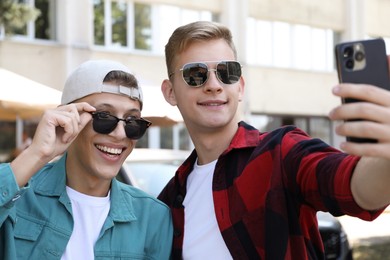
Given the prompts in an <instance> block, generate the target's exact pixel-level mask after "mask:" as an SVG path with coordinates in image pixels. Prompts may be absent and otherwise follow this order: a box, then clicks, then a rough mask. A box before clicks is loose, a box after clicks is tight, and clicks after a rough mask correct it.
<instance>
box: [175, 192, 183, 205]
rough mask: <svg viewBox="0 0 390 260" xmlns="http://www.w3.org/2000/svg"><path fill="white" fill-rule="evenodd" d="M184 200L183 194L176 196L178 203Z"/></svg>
mask: <svg viewBox="0 0 390 260" xmlns="http://www.w3.org/2000/svg"><path fill="white" fill-rule="evenodd" d="M183 200H184V197H183V195H181V194H179V195H177V196H176V202H177V203H180V204H181V203H183Z"/></svg>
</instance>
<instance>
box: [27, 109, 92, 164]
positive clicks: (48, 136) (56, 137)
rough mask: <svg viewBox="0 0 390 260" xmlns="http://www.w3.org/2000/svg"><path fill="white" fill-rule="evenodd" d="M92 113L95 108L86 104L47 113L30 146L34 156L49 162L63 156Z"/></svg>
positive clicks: (43, 116)
mask: <svg viewBox="0 0 390 260" xmlns="http://www.w3.org/2000/svg"><path fill="white" fill-rule="evenodd" d="M92 111H95V108H94V107H93V106H91V105H89V104H88V103H85V102H80V103H73V104H69V105H64V106H59V107H57V108H55V109H50V110H47V111H45V113H44V114H43V115H42V118H41V120H40V122H39V124H38V126H37V129H36V131H35V135H34V138H33V141H32V144H31V145H30V147H31V149H32V150H33V151H34V152H33V154H35V155H38V156H42V157H43V158H44V159H42V160H47V161H49V160H51V159H53V158H54V157H56V156H58V155H60V154H62V153H63V152H64V151H65V150H66V149H67V148H68V147H69V145H70V144H71V143H72V141H73V140H74V139H75V138H76V137H77V135H78V134H79V133H80V131H81V130H82V129H83V128H84V127H85V125H87V124H88V122H89V121H90V120H91V116H90V114H89V113H90V112H92ZM83 112H87V113H83ZM30 147H29V148H30Z"/></svg>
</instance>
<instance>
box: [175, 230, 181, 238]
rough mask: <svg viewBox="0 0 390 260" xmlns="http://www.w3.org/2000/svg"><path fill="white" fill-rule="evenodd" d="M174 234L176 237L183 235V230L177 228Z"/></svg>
mask: <svg viewBox="0 0 390 260" xmlns="http://www.w3.org/2000/svg"><path fill="white" fill-rule="evenodd" d="M173 236H174V237H179V236H181V231H180V230H178V229H175V230H174V231H173Z"/></svg>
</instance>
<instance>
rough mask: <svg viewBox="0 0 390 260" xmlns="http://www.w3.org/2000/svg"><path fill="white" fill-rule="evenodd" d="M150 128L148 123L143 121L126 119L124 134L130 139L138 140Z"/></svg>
mask: <svg viewBox="0 0 390 260" xmlns="http://www.w3.org/2000/svg"><path fill="white" fill-rule="evenodd" d="M149 126H150V122H149V121H146V120H144V119H139V118H137V119H133V118H132V119H128V120H126V125H125V132H126V136H127V137H128V138H130V139H134V140H136V139H140V138H141V137H142V136H143V135H144V134H145V132H146V129H148V127H149Z"/></svg>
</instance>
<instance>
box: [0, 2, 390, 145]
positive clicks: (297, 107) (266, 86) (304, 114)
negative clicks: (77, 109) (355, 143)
mask: <svg viewBox="0 0 390 260" xmlns="http://www.w3.org/2000/svg"><path fill="white" fill-rule="evenodd" d="M19 2H25V3H28V4H30V5H31V6H34V7H36V8H38V9H39V10H40V11H41V16H40V17H39V18H38V19H37V20H36V21H34V22H30V23H29V24H28V25H27V26H26V27H25V28H23V29H18V30H14V31H12V29H11V31H9V32H7V31H6V30H4V28H3V29H2V30H0V67H2V68H4V69H8V70H11V71H13V72H16V73H19V74H21V75H23V76H26V77H28V78H30V79H33V80H35V81H38V82H40V83H42V84H45V85H48V86H50V87H53V88H56V89H59V90H62V87H63V84H64V82H65V79H66V77H67V75H68V74H69V73H70V72H71V71H72V70H73V69H74V68H75V67H76V66H77V65H79V64H80V63H82V62H83V61H85V60H88V59H113V60H117V61H119V62H122V63H124V64H126V65H128V66H129V67H130V68H131V69H132V71H133V73H134V74H135V75H136V76H137V77H138V78H139V79H140V82H141V84H145V85H151V86H160V84H161V82H162V80H163V79H165V78H167V72H166V69H165V60H164V46H165V43H166V42H167V40H168V37H169V36H170V34H171V33H172V31H173V30H174V29H175V28H176V27H178V26H180V25H182V24H185V23H188V22H192V21H196V20H212V21H217V22H221V23H223V24H225V25H227V26H228V27H229V28H231V30H232V32H233V36H234V41H235V43H236V45H237V50H238V60H239V61H240V62H241V63H242V64H243V74H244V77H245V82H246V97H245V100H244V102H243V103H242V106H241V116H242V118H243V119H245V120H246V121H249V122H250V123H252V124H254V125H255V126H256V127H258V128H259V129H261V130H263V131H267V130H270V129H272V128H275V127H278V126H280V125H284V124H296V125H298V126H299V127H301V128H303V129H304V130H306V131H307V132H308V133H310V134H311V135H313V136H316V137H320V138H322V139H324V140H325V141H327V142H329V143H331V144H334V145H337V142H338V141H339V139H338V137H337V136H335V135H334V134H333V128H334V124H333V123H331V122H330V121H329V120H328V119H327V114H328V112H329V111H330V109H331V108H333V107H334V106H335V105H337V104H339V103H340V100H339V99H338V98H335V97H333V96H332V94H331V88H332V86H334V85H335V84H336V83H337V81H338V80H337V74H336V72H335V61H334V54H333V50H334V45H335V44H336V43H338V42H341V41H347V40H355V39H363V38H370V37H384V38H385V39H387V38H390V28H388V27H390V16H389V15H388V10H390V1H388V0H328V1H316V0H315V1H313V0H211V1H210V0H198V1H182V0H19ZM8 33H11V34H12V36H8ZM146 102H147V100H146ZM140 145H142V146H148V147H164V148H174V149H187V148H191V144H189V139H188V136H186V134H185V127H184V126H183V125H182V124H179V125H176V126H174V127H173V128H172V127H171V128H154V129H151V131H149V135H148V136H147V137H146V139H145V140H142V141H141V142H140Z"/></svg>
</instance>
